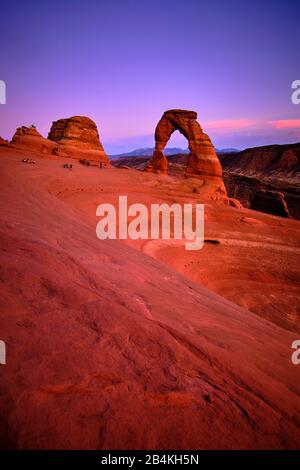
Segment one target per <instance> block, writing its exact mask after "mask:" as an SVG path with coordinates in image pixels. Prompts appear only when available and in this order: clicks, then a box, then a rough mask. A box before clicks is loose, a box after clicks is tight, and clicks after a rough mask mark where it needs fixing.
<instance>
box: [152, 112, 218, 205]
mask: <svg viewBox="0 0 300 470" xmlns="http://www.w3.org/2000/svg"><path fill="white" fill-rule="evenodd" d="M176 130H179V132H180V133H181V134H183V135H184V137H185V138H186V139H187V141H188V145H189V151H190V153H189V157H188V163H187V167H186V176H189V177H195V178H200V180H201V185H203V186H204V185H209V186H211V189H212V191H211V193H212V194H214V197H218V198H219V197H220V196H221V197H226V190H225V186H224V183H223V179H222V167H221V164H220V162H219V159H218V156H217V154H216V151H215V148H214V146H213V145H212V143H211V140H210V138H209V136H208V135H207V134H205V133H204V132H203V130H202V128H201V126H200V124H199V123H198V121H197V113H196V112H195V111H187V110H182V109H171V110H169V111H165V113H164V114H163V116H162V118H161V119H160V121H159V123H158V124H157V126H156V129H155V150H154V152H153V157H152V159H151V161H150V162H149V164H148V166H147V171H153V172H155V173H167V172H168V167H169V164H168V160H167V158H166V157H165V155H164V154H163V150H164V148H165V146H166V145H167V142H168V141H169V139H170V137H171V135H172V133H173V132H174V131H176Z"/></svg>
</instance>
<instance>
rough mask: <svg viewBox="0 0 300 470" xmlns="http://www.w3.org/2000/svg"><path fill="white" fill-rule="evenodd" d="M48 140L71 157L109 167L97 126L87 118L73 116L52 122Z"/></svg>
mask: <svg viewBox="0 0 300 470" xmlns="http://www.w3.org/2000/svg"><path fill="white" fill-rule="evenodd" d="M48 139H50V140H51V141H53V142H56V143H58V144H59V145H60V146H61V147H62V149H63V150H64V151H65V152H66V153H67V154H68V155H70V156H71V157H75V158H78V159H86V160H88V161H90V162H95V163H97V164H100V165H103V166H108V165H109V158H108V156H107V155H106V153H105V151H104V148H103V146H102V144H101V142H100V138H99V133H98V130H97V126H96V124H95V123H94V121H92V120H91V119H90V118H88V117H85V116H73V117H70V118H66V119H59V120H58V121H54V122H53V124H52V127H51V130H50V132H49V135H48Z"/></svg>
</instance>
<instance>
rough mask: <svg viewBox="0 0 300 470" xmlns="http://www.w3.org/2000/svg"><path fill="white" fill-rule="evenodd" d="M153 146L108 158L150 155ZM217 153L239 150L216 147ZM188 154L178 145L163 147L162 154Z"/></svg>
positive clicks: (187, 151) (186, 150)
mask: <svg viewBox="0 0 300 470" xmlns="http://www.w3.org/2000/svg"><path fill="white" fill-rule="evenodd" d="M153 150H154V147H146V148H140V149H135V150H132V151H131V152H125V153H119V154H117V155H110V156H109V158H110V159H112V160H115V159H117V158H123V157H124V158H125V157H151V155H152V154H153ZM216 151H217V153H223V154H224V153H235V152H239V150H237V149H232V148H225V149H216ZM179 153H181V154H188V153H189V149H182V148H179V147H166V148H165V149H164V155H177V154H179Z"/></svg>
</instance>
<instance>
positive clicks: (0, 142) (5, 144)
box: [0, 137, 9, 147]
mask: <svg viewBox="0 0 300 470" xmlns="http://www.w3.org/2000/svg"><path fill="white" fill-rule="evenodd" d="M0 145H1V146H4V147H5V146H7V145H9V143H8V141H7V140H5V139H3V138H2V137H0Z"/></svg>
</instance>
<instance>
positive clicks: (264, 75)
mask: <svg viewBox="0 0 300 470" xmlns="http://www.w3.org/2000/svg"><path fill="white" fill-rule="evenodd" d="M299 14H300V3H299V0H292V1H291V0H282V1H276V0H273V1H268V0H259V1H254V0H252V1H249V2H242V1H227V0H222V1H221V0H220V1H216V0H205V1H201V0H184V1H181V0H173V1H169V0H159V1H156V0H148V1H144V0H132V1H129V0H105V1H102V0H85V1H83V0H80V1H79V0H73V1H71V0H69V1H67V0H59V1H57V0H51V1H48V0H43V1H40V0H36V1H33V0H25V1H13V0H10V1H7V0H1V26H0V44H1V62H0V64H1V68H0V79H1V80H5V82H6V84H7V104H6V105H0V135H1V136H2V137H5V138H11V137H12V135H13V133H14V130H15V128H16V127H17V126H20V125H30V124H32V123H35V124H36V126H37V128H38V130H39V131H40V132H41V133H42V134H43V135H44V136H47V133H48V130H49V128H50V126H51V123H52V121H53V120H56V119H58V118H62V117H69V116H72V115H86V116H89V117H91V118H92V119H94V120H95V122H96V123H97V125H98V129H99V133H100V137H101V140H102V143H103V145H104V147H105V149H106V150H107V152H108V153H109V154H112V153H119V152H123V151H128V150H132V149H134V148H137V147H148V146H152V145H153V144H154V141H153V133H154V129H155V126H156V124H157V121H158V120H159V118H160V117H161V115H162V113H163V111H165V110H166V109H170V108H183V109H192V110H195V111H197V112H198V118H199V122H200V124H201V125H202V127H203V128H204V130H206V131H207V132H208V134H209V135H210V136H211V138H212V140H213V143H214V144H215V146H216V147H219V148H220V147H237V148H244V147H249V146H255V145H263V144H269V143H285V142H296V141H299V140H300V105H293V104H292V102H291V98H290V97H291V83H292V81H294V80H296V79H300V60H299V58H300V28H299ZM168 146H182V147H186V146H187V144H186V141H185V139H184V138H183V137H182V136H180V135H179V134H178V133H174V136H173V137H172V139H171V141H170V143H169V145H168Z"/></svg>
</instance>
